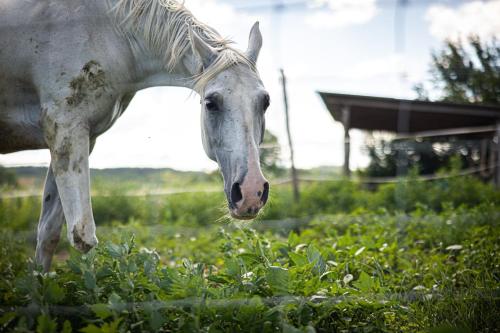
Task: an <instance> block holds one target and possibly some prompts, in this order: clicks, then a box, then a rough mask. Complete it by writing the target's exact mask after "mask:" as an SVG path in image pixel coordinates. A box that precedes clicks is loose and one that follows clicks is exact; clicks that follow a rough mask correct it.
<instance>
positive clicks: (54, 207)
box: [36, 166, 65, 272]
mask: <svg viewBox="0 0 500 333" xmlns="http://www.w3.org/2000/svg"><path fill="white" fill-rule="evenodd" d="M64 220H65V219H64V212H63V208H62V205H61V200H60V198H59V192H58V191H57V185H56V181H55V179H54V173H53V172H52V166H51V167H49V170H48V172H47V178H46V180H45V188H44V191H43V202H42V214H41V216H40V221H39V223H38V236H37V244H36V262H37V264H38V265H41V266H42V267H43V270H44V271H45V272H48V271H49V269H50V265H51V263H52V257H53V256H54V252H55V251H56V247H57V244H58V243H59V238H60V236H61V228H62V226H63V223H64Z"/></svg>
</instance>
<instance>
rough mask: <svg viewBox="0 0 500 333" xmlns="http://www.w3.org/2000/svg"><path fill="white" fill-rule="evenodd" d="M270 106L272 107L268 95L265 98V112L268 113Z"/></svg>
mask: <svg viewBox="0 0 500 333" xmlns="http://www.w3.org/2000/svg"><path fill="white" fill-rule="evenodd" d="M270 105H271V97H270V96H269V95H267V94H266V95H265V96H264V104H263V107H264V111H266V110H267V109H268V108H269V106H270Z"/></svg>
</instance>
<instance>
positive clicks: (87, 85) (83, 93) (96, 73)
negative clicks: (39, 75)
mask: <svg viewBox="0 0 500 333" xmlns="http://www.w3.org/2000/svg"><path fill="white" fill-rule="evenodd" d="M69 86H70V88H71V91H72V94H71V96H69V97H67V98H66V103H67V104H68V105H70V106H78V105H79V104H80V103H81V102H82V101H83V100H84V99H85V98H86V97H88V96H89V95H93V97H95V98H99V97H100V96H101V95H102V93H101V92H98V90H101V89H102V90H104V89H105V87H106V74H105V73H104V70H103V69H102V67H101V65H100V64H99V63H98V62H97V61H94V60H91V61H89V62H88V63H86V64H85V66H83V68H82V71H81V73H80V75H78V76H77V77H76V78H74V79H73V80H72V81H71V82H70V84H69Z"/></svg>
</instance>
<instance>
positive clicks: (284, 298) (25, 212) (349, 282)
mask: <svg viewBox="0 0 500 333" xmlns="http://www.w3.org/2000/svg"><path fill="white" fill-rule="evenodd" d="M447 174H449V175H450V176H452V177H451V178H448V179H445V180H442V181H437V182H427V183H423V182H419V181H417V179H416V178H415V177H414V176H410V177H409V178H407V179H404V180H402V181H401V182H400V183H397V184H389V185H384V186H381V187H379V188H378V189H377V190H369V189H366V188H365V187H363V186H362V185H361V184H359V183H356V182H350V181H338V182H330V183H311V184H303V186H302V196H301V200H300V202H299V203H294V202H293V200H292V195H291V193H290V190H289V189H288V186H276V187H274V188H273V195H272V198H271V202H270V204H269V207H268V208H267V210H266V211H265V212H264V213H263V215H262V216H261V218H260V219H259V220H258V221H255V222H252V223H251V224H245V223H240V222H234V221H231V220H230V219H228V218H227V217H225V214H224V211H223V208H224V204H223V202H224V199H223V196H222V193H219V192H214V193H203V192H200V193H181V194H170V195H154V196H153V195H149V196H128V195H127V196H124V195H123V193H125V191H124V189H123V188H120V187H114V188H113V187H112V186H111V185H110V183H109V184H107V183H106V180H105V179H103V180H102V181H101V183H99V184H98V185H99V188H101V189H106V191H107V192H105V193H104V192H102V191H101V193H100V194H98V193H96V196H95V197H94V200H93V204H94V210H95V217H96V221H98V224H99V225H98V236H99V239H100V246H99V247H98V248H97V249H96V250H93V251H92V252H90V253H89V254H87V255H83V256H82V255H80V254H78V253H76V252H74V251H73V250H71V249H70V248H69V246H68V244H67V242H66V241H65V240H64V237H63V241H62V242H61V245H60V247H59V250H58V253H57V258H56V260H55V265H54V270H55V271H54V272H52V273H50V274H42V273H40V272H39V270H38V269H37V267H35V265H34V264H33V262H32V260H31V259H30V258H32V257H33V249H34V242H35V235H34V231H35V229H36V219H37V215H38V211H39V203H38V201H39V199H38V198H30V197H27V198H16V199H1V200H0V225H1V226H2V231H3V232H2V234H1V236H0V270H1V272H2V274H1V275H0V303H1V305H0V331H14V332H31V331H36V332H87V333H92V332H471V333H472V332H474V333H475V332H500V315H499V314H500V242H499V241H498V240H499V239H500V214H499V213H500V211H499V209H498V204H499V203H500V194H499V192H497V191H495V190H494V189H493V187H492V186H490V185H487V184H483V183H481V182H479V181H478V180H475V179H473V178H465V177H453V171H450V170H449V171H447ZM191 176H193V175H190V177H191ZM204 181H206V184H208V185H207V188H208V187H211V186H212V185H214V186H215V187H216V188H217V186H220V184H218V179H217V178H215V179H211V178H210V179H208V180H206V179H205V180H204ZM127 186H129V187H130V185H127ZM130 188H132V189H133V190H134V191H137V188H135V187H134V186H131V187H130ZM200 188H202V187H200ZM64 232H65V231H63V235H64Z"/></svg>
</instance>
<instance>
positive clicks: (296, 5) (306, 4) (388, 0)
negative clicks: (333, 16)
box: [234, 0, 467, 12]
mask: <svg viewBox="0 0 500 333" xmlns="http://www.w3.org/2000/svg"><path fill="white" fill-rule="evenodd" d="M241 2H243V1H241ZM245 2H246V1H245ZM400 2H401V0H378V1H376V2H375V4H376V5H377V6H378V7H386V8H387V7H394V6H396V5H398V3H400ZM466 2H467V0H418V1H417V0H405V5H406V6H411V7H425V6H429V5H431V4H442V5H459V4H463V3H466ZM234 8H235V9H236V10H240V11H247V12H259V11H281V12H282V11H295V10H310V11H317V10H326V9H329V6H328V3H327V2H326V1H325V2H324V3H323V4H321V5H314V4H313V2H312V1H311V0H289V1H285V0H276V1H260V2H253V3H252V4H248V3H245V4H238V5H235V6H234Z"/></svg>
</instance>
